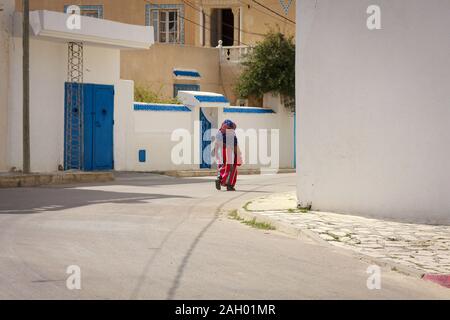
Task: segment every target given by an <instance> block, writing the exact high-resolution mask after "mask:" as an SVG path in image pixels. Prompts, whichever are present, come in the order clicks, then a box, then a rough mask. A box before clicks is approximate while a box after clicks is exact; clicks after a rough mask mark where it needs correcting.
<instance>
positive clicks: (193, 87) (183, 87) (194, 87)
mask: <svg viewBox="0 0 450 320" xmlns="http://www.w3.org/2000/svg"><path fill="white" fill-rule="evenodd" d="M178 91H200V85H198V84H174V85H173V97H174V98H176V97H177V96H178Z"/></svg>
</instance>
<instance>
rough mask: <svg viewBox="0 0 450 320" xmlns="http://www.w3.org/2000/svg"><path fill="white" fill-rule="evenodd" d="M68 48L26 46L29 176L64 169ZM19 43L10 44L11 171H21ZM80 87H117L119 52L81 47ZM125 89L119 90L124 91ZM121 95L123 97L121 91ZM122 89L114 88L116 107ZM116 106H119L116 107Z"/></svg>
mask: <svg viewBox="0 0 450 320" xmlns="http://www.w3.org/2000/svg"><path fill="white" fill-rule="evenodd" d="M67 50H68V48H67V44H65V43H62V42H51V41H44V40H38V39H31V41H30V139H31V170H32V171H33V172H52V171H57V170H58V166H59V165H64V83H65V81H67V55H68V54H67ZM21 61H22V39H21V38H14V45H13V46H12V52H11V70H10V81H11V88H10V97H11V99H10V109H9V118H8V119H9V124H10V127H9V146H10V147H9V151H8V154H9V165H10V166H15V167H17V168H21V167H22V62H21ZM84 69H85V70H84V82H85V83H96V84H109V85H115V86H118V85H119V84H120V82H119V81H120V51H119V50H118V49H110V48H102V47H93V46H85V48H84ZM122 88H123V89H122ZM121 89H122V90H124V92H122V91H121ZM123 95H129V96H130V99H131V98H132V91H130V89H129V88H127V87H126V86H125V85H123V84H122V85H121V86H120V87H119V88H116V97H115V104H116V107H118V105H119V104H121V102H122V101H123V99H125V98H124V96H123ZM119 102H120V103H119Z"/></svg>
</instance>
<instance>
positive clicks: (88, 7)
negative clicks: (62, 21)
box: [64, 4, 103, 19]
mask: <svg viewBox="0 0 450 320" xmlns="http://www.w3.org/2000/svg"><path fill="white" fill-rule="evenodd" d="M77 6H79V7H80V9H81V11H83V10H97V15H98V17H97V18H99V19H103V5H101V4H99V5H79V4H77ZM67 8H69V5H65V6H64V13H66V12H67ZM81 15H83V12H81Z"/></svg>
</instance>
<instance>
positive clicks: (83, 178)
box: [0, 172, 114, 189]
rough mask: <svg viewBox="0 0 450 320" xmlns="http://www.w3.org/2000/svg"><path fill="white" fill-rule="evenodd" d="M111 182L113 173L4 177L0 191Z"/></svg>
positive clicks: (1, 179) (37, 174)
mask: <svg viewBox="0 0 450 320" xmlns="http://www.w3.org/2000/svg"><path fill="white" fill-rule="evenodd" d="M113 180H114V174H113V172H63V173H43V174H40V173H35V174H18V175H5V176H0V189H2V188H25V187H38V186H44V185H63V184H72V183H93V182H109V181H113Z"/></svg>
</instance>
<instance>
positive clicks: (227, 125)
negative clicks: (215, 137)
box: [220, 120, 237, 133]
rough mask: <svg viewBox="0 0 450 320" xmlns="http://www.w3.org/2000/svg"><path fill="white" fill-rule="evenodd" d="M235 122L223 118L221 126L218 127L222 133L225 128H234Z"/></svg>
mask: <svg viewBox="0 0 450 320" xmlns="http://www.w3.org/2000/svg"><path fill="white" fill-rule="evenodd" d="M236 127H237V126H236V124H235V123H234V122H233V121H231V120H225V121H224V122H223V123H222V127H221V128H220V131H221V132H222V133H225V132H226V131H227V130H236Z"/></svg>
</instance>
